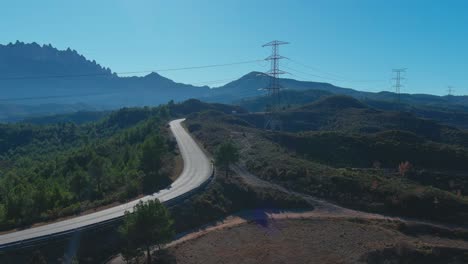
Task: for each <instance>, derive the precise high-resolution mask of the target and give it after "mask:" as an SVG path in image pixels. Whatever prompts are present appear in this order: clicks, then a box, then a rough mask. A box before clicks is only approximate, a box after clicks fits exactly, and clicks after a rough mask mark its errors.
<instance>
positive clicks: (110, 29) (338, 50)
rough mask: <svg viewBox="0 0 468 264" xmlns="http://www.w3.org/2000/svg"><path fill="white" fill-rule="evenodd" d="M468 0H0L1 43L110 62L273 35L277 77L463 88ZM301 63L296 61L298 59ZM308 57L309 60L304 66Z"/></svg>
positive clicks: (190, 59) (186, 60)
mask: <svg viewBox="0 0 468 264" xmlns="http://www.w3.org/2000/svg"><path fill="white" fill-rule="evenodd" d="M467 11H468V1H464V0H459V1H455V0H446V1H442V0H439V1H428V0H393V1H388V0H303V1H299V0H288V1H286V0H283V1H276V0H271V1H263V0H230V1H227V0H185V1H182V0H165V1H159V0H79V1H71V0H41V1H37V0H29V1H24V0H14V1H2V3H0V32H1V33H0V43H2V44H6V43H8V42H15V41H16V40H20V41H24V42H33V41H35V42H37V43H39V44H49V43H50V44H52V45H53V46H55V47H57V48H59V49H66V48H67V47H71V48H72V49H75V50H77V51H78V52H79V53H82V54H83V55H85V56H86V57H87V58H89V59H94V60H96V61H97V62H98V63H100V64H101V65H103V66H105V67H110V68H111V69H112V70H113V71H115V72H124V71H140V70H149V69H161V68H178V67H187V66H198V65H206V64H218V63H230V62H238V61H249V60H255V59H262V58H264V57H267V56H268V55H269V52H270V50H269V49H267V48H262V47H261V45H262V44H264V43H266V42H269V41H270V40H273V39H279V40H284V41H289V42H290V43H291V44H289V45H287V46H283V47H281V53H282V55H284V56H286V57H289V58H291V60H290V61H284V62H283V65H284V66H285V68H283V69H284V70H286V71H289V72H291V73H292V74H294V75H289V76H286V77H291V78H296V79H302V80H311V81H326V82H331V83H333V84H336V85H340V86H344V87H350V88H355V89H359V90H368V91H380V90H391V83H390V81H389V80H390V78H391V69H392V68H401V67H405V68H408V70H407V74H406V77H407V80H406V82H405V85H406V87H405V88H403V89H402V90H403V91H404V92H410V93H433V94H445V93H446V90H447V86H448V85H451V86H453V87H454V88H455V94H458V95H460V94H468V76H467V69H468V15H467ZM298 62H299V63H301V64H302V65H301V64H299V63H298ZM304 65H307V66H308V67H305V66H304ZM268 67H269V65H268V64H267V63H265V62H258V63H252V64H243V65H236V66H229V67H221V68H209V69H198V70H186V71H174V72H164V73H161V74H162V75H164V76H167V77H169V78H171V79H173V80H175V81H178V82H184V83H196V84H200V83H204V82H210V84H212V85H213V86H218V85H221V84H222V82H219V83H216V82H214V83H211V81H213V80H225V79H233V78H238V77H240V76H242V75H243V74H246V73H248V72H250V71H254V70H256V71H266V70H267V69H268Z"/></svg>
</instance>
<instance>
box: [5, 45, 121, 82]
mask: <svg viewBox="0 0 468 264" xmlns="http://www.w3.org/2000/svg"><path fill="white" fill-rule="evenodd" d="M0 72H1V75H4V76H30V75H71V74H76V75H79V74H109V75H111V74H112V72H111V70H110V69H109V68H105V67H102V66H101V65H99V64H97V63H96V61H94V60H93V61H91V60H88V59H86V58H85V57H84V56H83V55H81V54H79V53H78V52H77V51H76V50H73V49H71V48H67V49H66V50H58V49H57V48H54V47H53V46H52V45H51V44H47V45H42V46H41V45H39V44H37V43H36V42H33V43H24V42H21V41H16V42H15V43H9V44H7V45H1V44H0Z"/></svg>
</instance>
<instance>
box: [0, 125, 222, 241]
mask: <svg viewBox="0 0 468 264" xmlns="http://www.w3.org/2000/svg"><path fill="white" fill-rule="evenodd" d="M184 120H185V119H178V120H174V121H172V122H170V123H169V125H170V128H171V131H172V133H173V134H174V136H175V138H176V140H177V144H178V146H179V150H180V153H181V154H182V158H183V160H184V169H183V171H182V174H181V175H180V176H179V177H178V178H177V180H176V181H174V182H173V183H172V185H171V186H170V187H169V188H167V189H164V190H161V191H159V192H157V193H154V194H152V195H148V196H145V197H143V198H141V199H138V200H134V201H131V202H129V203H126V204H122V205H119V206H115V207H112V208H109V209H105V210H102V211H98V212H95V213H91V214H87V215H83V216H78V217H75V218H71V219H68V220H64V221H60V222H55V223H50V224H46V225H42V226H38V227H33V228H29V229H25V230H21V231H16V232H12V233H7V234H4V235H0V250H2V249H6V248H9V247H13V246H18V245H28V244H29V243H32V242H34V241H38V240H44V239H47V238H48V237H52V236H56V235H60V234H66V233H70V232H73V231H75V230H79V229H86V228H89V227H93V226H96V225H98V224H100V223H106V222H109V221H112V220H114V219H116V218H120V217H122V216H123V215H124V213H125V211H132V209H133V206H134V205H136V204H137V203H138V202H139V201H147V200H151V199H156V198H157V199H159V200H160V201H161V202H163V203H168V202H174V201H176V200H177V199H180V198H182V197H185V196H186V195H187V194H190V193H192V192H193V191H196V190H197V188H198V187H200V186H202V185H203V184H204V183H205V182H207V181H208V179H209V178H210V177H211V175H212V171H213V168H212V166H211V163H210V160H209V159H208V157H207V156H206V155H205V153H203V151H202V150H201V149H200V147H199V146H198V145H197V143H196V142H195V141H194V140H193V138H192V137H191V136H190V135H189V134H188V132H187V131H186V130H185V129H184V128H183V127H182V124H181V123H182V122H183V121H184Z"/></svg>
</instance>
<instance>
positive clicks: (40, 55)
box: [0, 41, 468, 121]
mask: <svg viewBox="0 0 468 264" xmlns="http://www.w3.org/2000/svg"><path fill="white" fill-rule="evenodd" d="M268 82H269V76H268V75H266V74H264V73H260V72H251V73H248V74H246V75H244V76H242V77H241V78H239V79H238V80H235V81H232V82H230V83H227V84H225V85H223V86H221V87H217V88H212V87H208V86H194V85H190V84H183V83H177V82H174V81H172V80H170V79H168V78H166V77H163V76H161V75H159V74H158V73H155V72H153V73H150V74H148V75H146V76H143V77H121V76H118V75H117V74H116V73H114V72H112V70H111V69H109V68H106V67H103V66H101V65H99V64H98V63H97V62H95V61H91V60H88V59H87V58H85V57H84V56H83V55H80V54H79V53H78V52H77V51H75V50H72V49H70V48H68V49H67V50H58V49H56V48H54V47H53V46H51V45H50V44H49V45H42V46H41V45H39V44H36V43H31V44H26V43H23V42H19V41H17V42H16V43H10V44H7V45H0V88H1V89H2V93H1V95H0V121H17V120H20V119H23V118H27V117H29V116H34V115H35V116H38V115H44V114H53V113H66V112H71V111H83V110H96V109H101V110H109V109H116V108H119V107H123V106H144V105H158V104H161V103H166V102H168V101H170V100H174V101H176V102H177V101H183V100H186V99H189V98H197V99H201V100H203V101H208V102H221V103H239V102H240V101H243V100H246V99H247V98H253V97H257V96H261V95H265V93H266V92H265V90H264V89H263V88H265V87H267V85H268ZM280 83H281V85H282V86H283V87H284V88H285V90H299V91H306V90H311V89H312V90H321V91H325V92H328V93H333V94H344V95H348V96H352V97H355V98H358V99H367V100H378V101H388V102H395V101H396V99H397V96H398V95H396V94H395V93H391V92H380V93H370V92H362V91H357V90H353V89H349V88H342V87H338V86H335V85H332V84H329V83H321V82H306V81H298V80H294V79H281V80H280ZM401 101H402V102H404V103H407V104H412V105H431V106H437V107H446V108H453V109H461V110H463V111H468V97H467V96H435V95H427V94H401ZM51 106H53V107H51ZM43 108H46V109H47V111H44V110H43ZM51 108H52V109H51Z"/></svg>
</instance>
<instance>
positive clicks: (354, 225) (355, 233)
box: [169, 217, 468, 264]
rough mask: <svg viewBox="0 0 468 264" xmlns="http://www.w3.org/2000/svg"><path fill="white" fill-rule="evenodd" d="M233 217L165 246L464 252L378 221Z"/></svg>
mask: <svg viewBox="0 0 468 264" xmlns="http://www.w3.org/2000/svg"><path fill="white" fill-rule="evenodd" d="M237 221H238V220H236V221H233V222H232V223H233V224H232V225H229V224H224V225H222V226H224V227H223V228H214V229H211V230H209V231H208V232H202V233H198V234H196V235H195V234H192V235H190V239H187V238H183V239H182V240H179V241H176V242H174V243H173V244H171V245H170V246H169V253H170V255H172V256H173V260H172V262H173V263H184V264H185V263H226V264H229V263H233V264H234V263H366V262H367V261H368V259H367V257H366V254H368V253H369V252H374V251H376V250H382V249H389V248H403V247H405V248H412V249H414V250H420V249H421V250H424V249H425V250H427V249H430V248H435V247H437V248H438V247H448V248H457V249H460V248H461V249H463V250H466V252H468V242H467V241H460V240H449V239H441V238H436V237H432V236H423V237H410V236H406V235H404V234H402V233H400V232H398V231H396V230H395V229H393V228H391V227H388V226H386V225H385V222H382V221H379V222H375V221H372V222H367V221H364V222H362V221H358V222H356V221H353V220H352V219H347V218H321V217H318V218H304V219H284V218H283V219H272V220H270V221H267V222H263V223H258V222H244V223H240V224H239V223H236V222H237ZM392 263H393V262H392ZM447 263H448V262H447ZM460 263H461V262H460Z"/></svg>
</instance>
